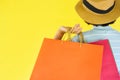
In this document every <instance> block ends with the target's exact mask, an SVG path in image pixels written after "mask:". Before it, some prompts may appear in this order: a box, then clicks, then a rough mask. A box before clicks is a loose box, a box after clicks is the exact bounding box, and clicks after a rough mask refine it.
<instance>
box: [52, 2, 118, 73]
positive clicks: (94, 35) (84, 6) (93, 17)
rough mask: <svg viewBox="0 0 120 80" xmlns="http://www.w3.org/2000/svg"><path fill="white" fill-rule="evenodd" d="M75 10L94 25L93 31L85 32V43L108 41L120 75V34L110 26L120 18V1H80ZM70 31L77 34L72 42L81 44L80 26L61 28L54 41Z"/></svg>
mask: <svg viewBox="0 0 120 80" xmlns="http://www.w3.org/2000/svg"><path fill="white" fill-rule="evenodd" d="M75 9H76V11H77V13H78V15H79V16H80V17H81V18H82V19H83V20H84V21H85V22H86V23H87V24H92V25H93V29H91V30H88V31H86V32H83V35H84V40H85V42H94V41H98V40H104V39H108V40H109V42H110V45H111V49H112V51H113V55H114V58H115V61H116V64H117V68H118V71H119V73H120V32H119V31H117V30H115V29H113V28H111V26H110V24H113V23H114V22H115V21H116V19H117V18H119V16H120V0H80V1H79V2H78V3H77V5H76V6H75ZM68 30H69V31H70V32H71V33H76V36H74V37H73V38H72V41H73V42H79V38H80V37H79V33H80V32H81V30H82V28H81V27H80V24H76V25H75V26H74V27H72V28H71V27H66V26H62V27H60V28H59V29H58V31H57V33H56V35H55V37H54V39H61V38H62V36H63V35H64V33H66V32H67V31H68Z"/></svg>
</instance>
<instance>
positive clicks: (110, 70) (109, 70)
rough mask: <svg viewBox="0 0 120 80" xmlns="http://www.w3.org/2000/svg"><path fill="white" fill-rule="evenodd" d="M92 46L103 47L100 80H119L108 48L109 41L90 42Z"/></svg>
mask: <svg viewBox="0 0 120 80" xmlns="http://www.w3.org/2000/svg"><path fill="white" fill-rule="evenodd" d="M92 44H98V45H104V51H103V60H102V69H101V80H120V77H119V72H118V70H117V66H116V63H115V60H114V57H113V54H112V50H111V48H110V44H109V41H108V40H107V39H106V40H100V41H97V42H92Z"/></svg>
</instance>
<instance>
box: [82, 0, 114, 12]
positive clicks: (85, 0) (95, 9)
mask: <svg viewBox="0 0 120 80" xmlns="http://www.w3.org/2000/svg"><path fill="white" fill-rule="evenodd" d="M83 4H84V5H85V6H86V7H87V8H88V9H90V10H92V11H93V12H95V13H99V14H105V13H108V12H110V11H111V10H112V9H113V8H114V6H115V2H114V4H113V5H112V6H111V7H110V8H108V9H107V10H100V9H97V8H95V7H94V6H92V5H91V4H90V3H89V2H87V0H83Z"/></svg>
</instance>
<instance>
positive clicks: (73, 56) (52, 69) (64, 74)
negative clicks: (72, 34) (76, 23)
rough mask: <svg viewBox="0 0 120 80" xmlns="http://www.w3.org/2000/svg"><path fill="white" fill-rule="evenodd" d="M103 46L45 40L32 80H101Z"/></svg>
mask: <svg viewBox="0 0 120 80" xmlns="http://www.w3.org/2000/svg"><path fill="white" fill-rule="evenodd" d="M102 55H103V46H102V45H95V44H87V43H82V44H80V43H75V42H70V41H62V40H54V39H48V38H45V39H44V41H43V44H42V46H41V49H40V52H39V55H38V58H37V60H36V64H35V66H34V69H33V72H32V74H31V77H30V80H100V75H101V66H102Z"/></svg>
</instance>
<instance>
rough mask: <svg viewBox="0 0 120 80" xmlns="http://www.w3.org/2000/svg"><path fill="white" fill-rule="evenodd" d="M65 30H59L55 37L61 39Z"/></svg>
mask: <svg viewBox="0 0 120 80" xmlns="http://www.w3.org/2000/svg"><path fill="white" fill-rule="evenodd" d="M64 33H65V32H63V31H61V30H58V31H57V33H56V35H55V36H54V39H58V40H61V39H62V37H63V35H64Z"/></svg>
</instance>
